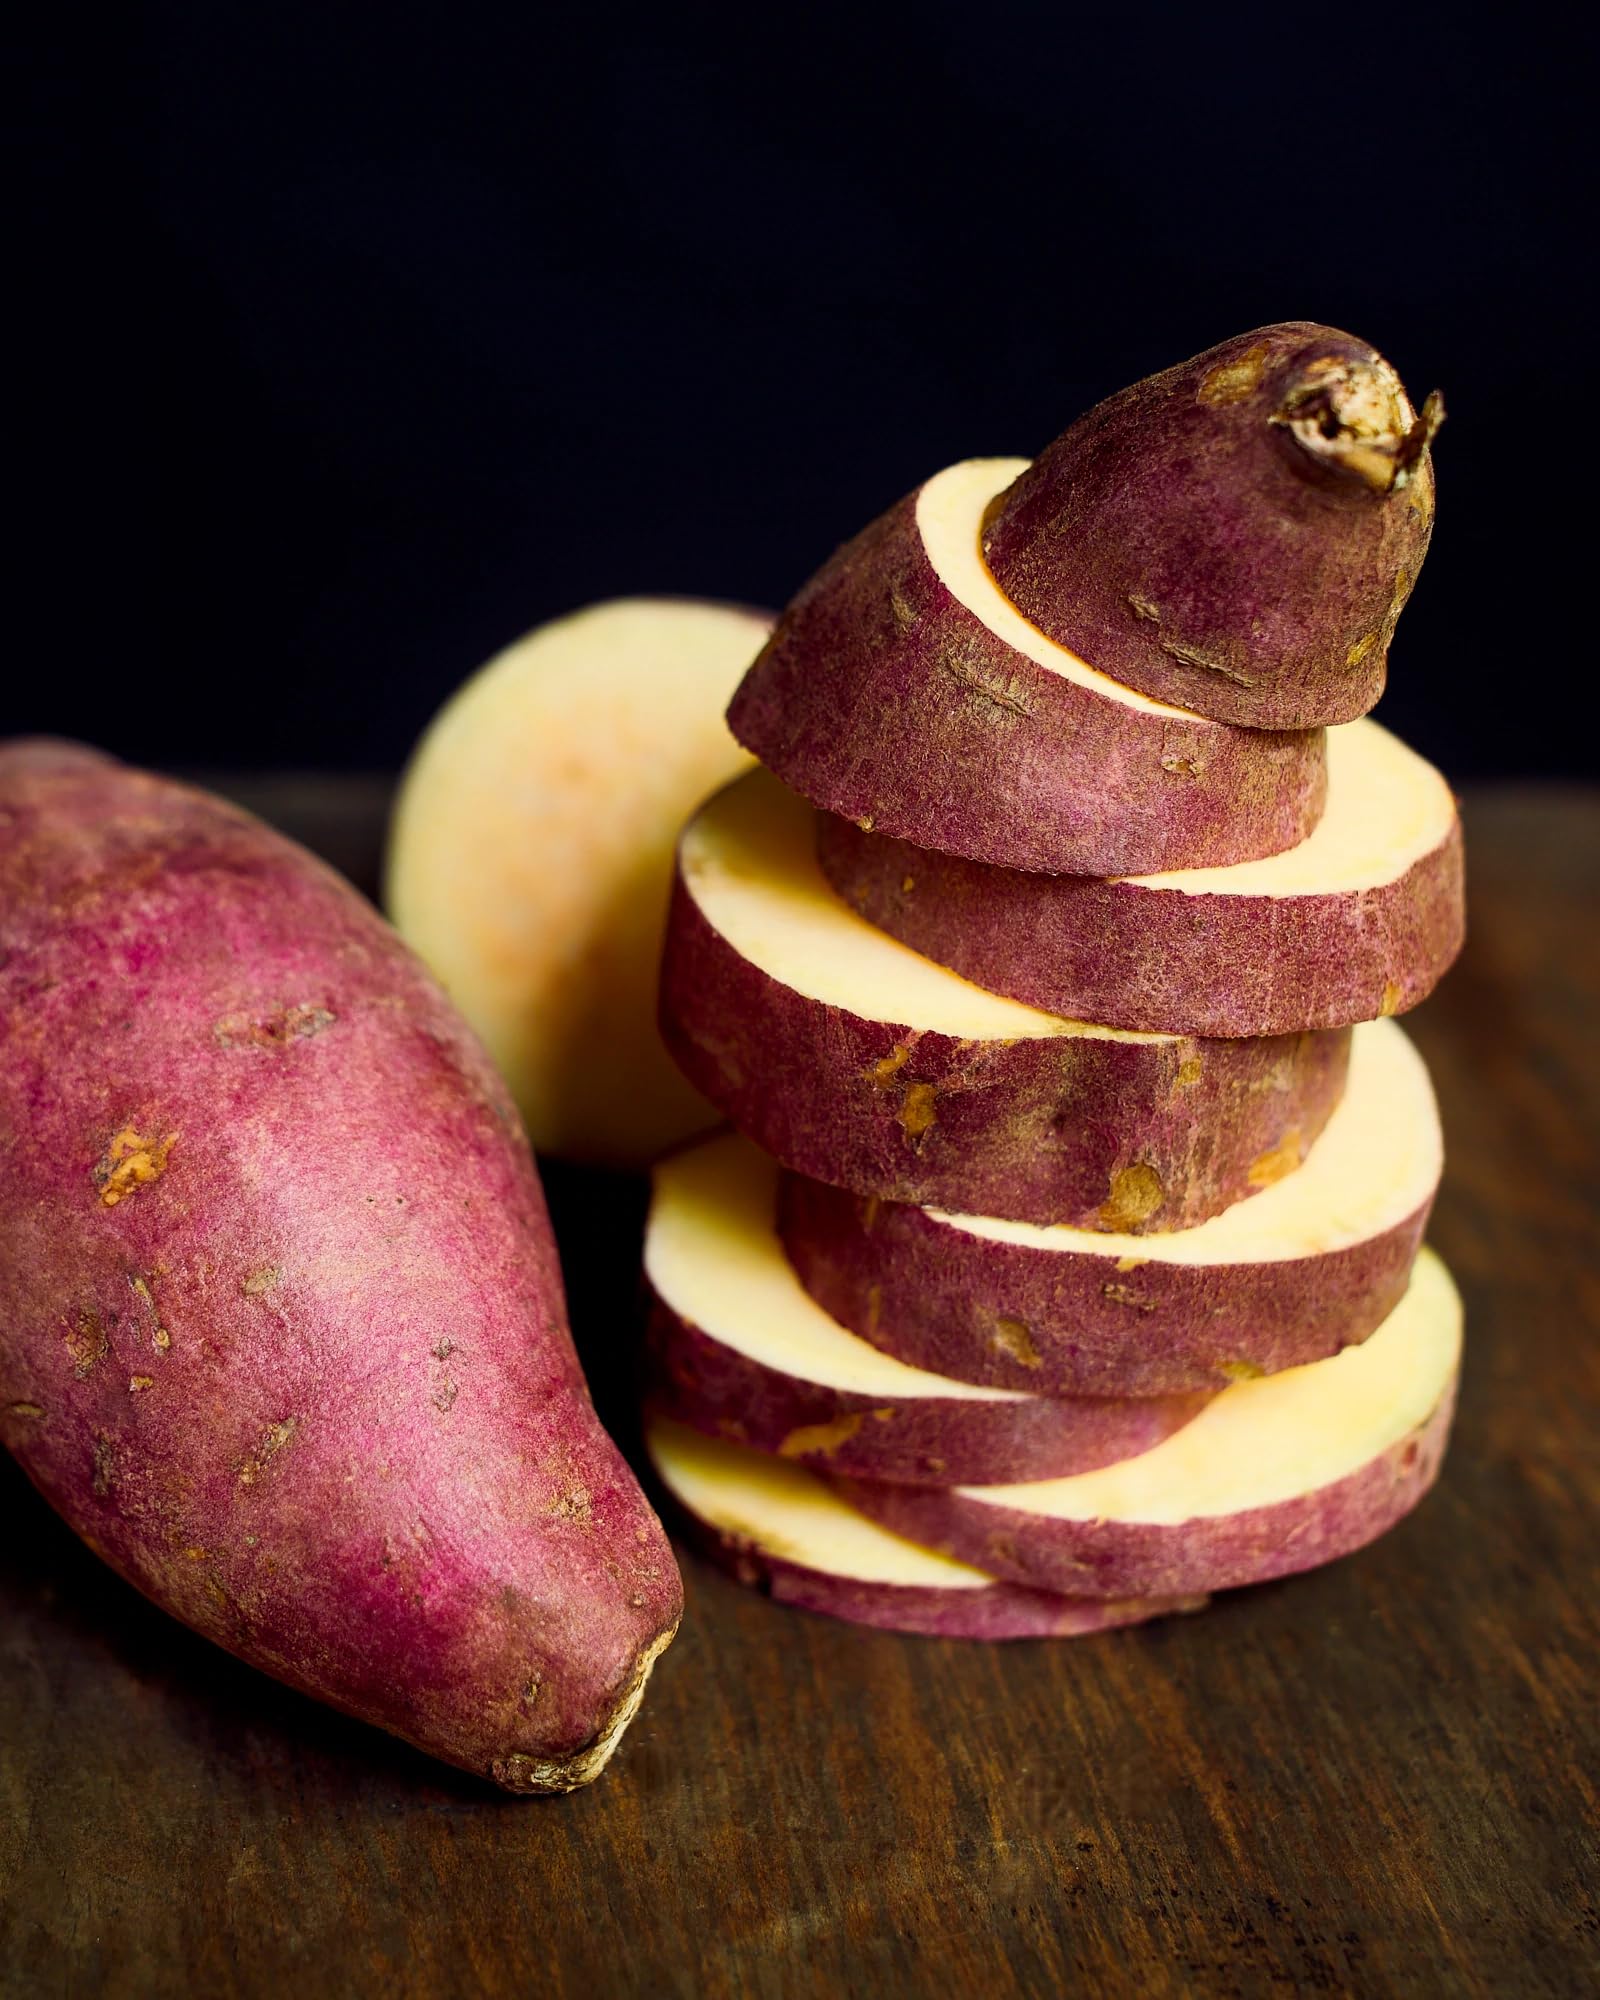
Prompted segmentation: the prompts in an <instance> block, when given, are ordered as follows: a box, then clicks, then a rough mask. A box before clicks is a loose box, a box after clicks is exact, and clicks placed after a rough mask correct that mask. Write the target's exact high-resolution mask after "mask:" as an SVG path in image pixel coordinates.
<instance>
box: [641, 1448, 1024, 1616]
mask: <svg viewBox="0 0 1600 2000" xmlns="http://www.w3.org/2000/svg"><path fill="white" fill-rule="evenodd" d="M644 1441H645V1449H646V1450H647V1451H648V1452H649V1454H650V1462H651V1463H652V1465H654V1467H655V1469H656V1471H657V1473H658V1474H659V1475H660V1477H661V1483H662V1484H663V1485H664V1486H665V1487H666V1489H667V1491H668V1492H669V1493H670V1494H671V1495H672V1496H673V1498H674V1499H675V1500H677V1501H678V1502H679V1504H680V1505H681V1506H683V1507H685V1508H687V1509H688V1511H689V1512H690V1513H691V1514H693V1515H695V1516H696V1518H697V1519H699V1520H701V1521H705V1522H707V1523H709V1525H710V1526H711V1527H713V1528H716V1529H717V1530H718V1531H719V1532H720V1533H722V1534H725V1535H737V1536H739V1537H740V1538H741V1539H742V1540H744V1541H747V1542H751V1543H753V1544H754V1545H755V1546H756V1548H758V1549H761V1550H764V1551H765V1552H766V1553H767V1554H768V1555H771V1556H777V1557H779V1558H781V1559H782V1560H783V1561H785V1562H792V1563H798V1564H799V1565H800V1566H801V1567H802V1568H804V1569H814V1570H820V1571H821V1572H822V1573H823V1574H824V1575H826V1576H842V1577H849V1578H850V1579H851V1580H852V1581H854V1582H856V1583H888V1584H897V1585H899V1586H901V1587H902V1588H911V1589H915V1588H918V1587H920V1588H923V1589H931V1590H985V1589H989V1588H991V1587H992V1585H993V1582H994V1579H993V1578H992V1577H989V1576H985V1575H984V1573H983V1571H982V1570H977V1569H972V1568H970V1567H969V1566H968V1565H967V1564H966V1563H960V1562H956V1561H954V1560H953V1559H952V1558H951V1557H949V1556H942V1555H939V1554H938V1553H937V1552H936V1551H935V1550H933V1549H925V1548H922V1547H921V1546H920V1545H919V1544H918V1543H916V1542H908V1541H906V1540H904V1539H903V1538H902V1537H901V1536H899V1535H895V1534H891V1533H890V1532H889V1530H888V1529H887V1528H880V1527H879V1526H878V1525H877V1523H876V1522H875V1521H869V1520H868V1519H867V1518H866V1516H865V1515H864V1514H858V1513H857V1512H856V1510H855V1508H854V1507H851V1506H848V1505H847V1504H846V1503H845V1502H844V1501H843V1500H841V1499H840V1498H839V1497H838V1495H837V1494H836V1493H832V1492H830V1491H829V1490H828V1488H827V1487H826V1486H824V1485H823V1484H822V1482H821V1481H820V1480H819V1479H817V1478H815V1477H814V1476H813V1475H812V1474H811V1473H809V1472H807V1471H806V1470H805V1469H804V1468H803V1467H802V1466H798V1465H795V1464H794V1463H792V1461H790V1460H789V1459H784V1458H767V1457H764V1456H763V1455H762V1454H761V1453H760V1452H756V1451H750V1450H748V1449H747V1448H745V1447H744V1446H742V1445H736V1444H727V1443H725V1442H723V1440H722V1439H720V1438H708V1437H702V1436H701V1435H700V1433H699V1432H698V1431H692V1430H689V1429H687V1428H686V1427H685V1426H684V1425H682V1424H674V1423H669V1422H668V1421H667V1420H666V1419H665V1418H662V1417H650V1418H648V1419H647V1420H646V1423H645V1440H644Z"/></svg>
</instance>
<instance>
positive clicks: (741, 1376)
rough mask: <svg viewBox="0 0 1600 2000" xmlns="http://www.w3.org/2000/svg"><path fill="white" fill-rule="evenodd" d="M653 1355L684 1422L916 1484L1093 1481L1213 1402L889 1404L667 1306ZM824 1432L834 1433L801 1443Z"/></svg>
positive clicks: (661, 1390)
mask: <svg viewBox="0 0 1600 2000" xmlns="http://www.w3.org/2000/svg"><path fill="white" fill-rule="evenodd" d="M650 1354H651V1362H652V1378H651V1379H652V1383H653V1392H652V1393H653V1399H654V1401H655V1402H656V1403H657V1405H658V1406H659V1407H660V1408H661V1409H662V1410H664V1411H665V1412H666V1414H667V1415H668V1416H670V1417H675V1418H676V1419H677V1420H678V1422H679V1423H684V1424H688V1425H689V1426H690V1427H691V1428H692V1429H694V1430H697V1431H703V1432H704V1433H705V1434H706V1436H707V1437H720V1438H731V1439H732V1440H733V1441H734V1442H735V1443H737V1444H744V1445H749V1446H750V1447H751V1448H752V1449H753V1450H756V1451H765V1452H771V1453H774V1454H776V1455H777V1456H779V1457H783V1458H792V1459H794V1460H795V1461H796V1462H797V1463H799V1464H803V1465H810V1466H813V1467H815V1468H817V1469H819V1470H827V1471H830V1472H840V1473H848V1474H850V1475H851V1476H852V1477H856V1478H861V1479H888V1480H894V1481H896V1482H903V1483H905V1484H907V1485H912V1486H982V1485H989V1484H993V1483H995V1482H998V1481H1002V1480H1012V1479H1057V1478H1064V1477H1066V1475H1067V1474H1068V1473H1072V1472H1091V1471H1093V1470H1094V1469H1095V1468H1096V1467H1098V1466H1102V1465H1114V1464H1115V1463H1116V1462H1117V1460H1118V1459H1120V1458H1133V1457H1136V1456H1137V1455H1138V1454H1139V1453H1140V1452H1145V1451H1149V1450H1150V1449H1151V1448H1152V1447H1153V1446H1154V1445H1158V1444H1159V1443H1160V1442H1161V1440H1162V1439H1163V1438H1165V1437H1170V1436H1171V1435H1172V1433H1173V1432H1174V1431H1176V1430H1181V1429H1182V1428H1183V1426H1184V1425H1185V1424H1186V1423H1188V1422H1190V1421H1191V1419H1193V1418H1194V1417H1196V1416H1198V1415H1199V1413H1200V1411H1201V1410H1202V1409H1204V1407H1205V1405H1206V1404H1207V1403H1208V1402H1209V1401H1210V1400H1211V1399H1210V1396H1209V1395H1208V1394H1205V1393H1201V1394H1198V1395H1184V1396H1152V1397H1143V1398H1138V1399H1135V1398H1132V1397H1124V1398H1120V1399H1119V1398H1116V1397H1094V1398H1088V1397H1079V1398H1077V1399H1076V1400H1073V1401H1063V1400H1059V1399H1056V1398H1052V1397H1048V1396H1040V1395H1034V1396H1030V1397H1029V1398H1028V1400H1027V1401H1026V1402H1022V1403H974V1402H971V1401H966V1400H963V1399H961V1398H959V1397H950V1396H919V1397H915V1398H907V1399H906V1400H904V1401H902V1402H899V1403H894V1404H885V1403H884V1402H883V1401H882V1399H881V1398H874V1397H871V1396H864V1395H860V1394H857V1393H854V1392H851V1391H848V1390H839V1389H830V1388H828V1387H827V1386H826V1385H825V1384H823V1383H819V1382H806V1381H802V1380H800V1379H799V1378H798V1377H796V1376H793V1375H787V1374H784V1373H782V1372H781V1371H779V1370H778V1369H775V1368H768V1367H765V1366H764V1365H763V1364H762V1363H760V1362H758V1361H754V1360H752V1359H751V1358H750V1356H749V1355H747V1354H739V1353H737V1352H735V1350H734V1349H732V1348H730V1347H725V1346H724V1345H723V1344H722V1342H721V1341H719V1340H716V1339H714V1338H713V1337H712V1336H711V1335H710V1334H708V1333H705V1332H703V1331H702V1330H701V1329H700V1328H699V1327H697V1326H693V1325H691V1324H690V1323H689V1322H688V1321H687V1320H684V1319H680V1318H679V1317H678V1315H677V1314H676V1313H674V1312H673V1311H672V1310H671V1308H670V1307H668V1306H666V1305H664V1304H663V1303H662V1302H661V1301H660V1300H659V1299H658V1300H656V1301H655V1306H654V1311H653V1313H652V1315H651V1322H650ZM852 1422H853V1424H854V1428H853V1429H852ZM818 1426H822V1427H825V1430H826V1432H827V1433H828V1434H827V1435H821V1436H817V1437H814V1438H808V1437H807V1436H806V1435H805V1433H808V1432H812V1431H814V1430H816V1429H817V1427H818ZM847 1433H848V1434H847Z"/></svg>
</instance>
